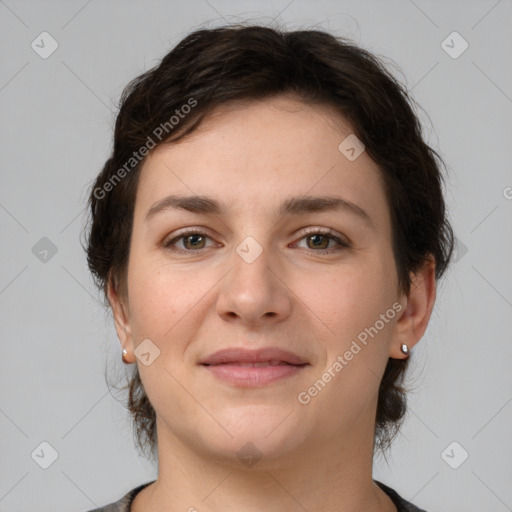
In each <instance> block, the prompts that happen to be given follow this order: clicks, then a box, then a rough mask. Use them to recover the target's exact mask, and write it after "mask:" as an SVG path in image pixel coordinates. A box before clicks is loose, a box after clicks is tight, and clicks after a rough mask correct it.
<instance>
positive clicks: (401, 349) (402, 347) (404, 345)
mask: <svg viewBox="0 0 512 512" xmlns="http://www.w3.org/2000/svg"><path fill="white" fill-rule="evenodd" d="M400 351H401V352H402V354H405V355H406V356H407V357H409V347H408V346H407V345H406V344H405V343H403V344H402V346H401V347H400Z"/></svg>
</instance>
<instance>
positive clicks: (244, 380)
mask: <svg viewBox="0 0 512 512" xmlns="http://www.w3.org/2000/svg"><path fill="white" fill-rule="evenodd" d="M304 366H305V365H302V366H295V365H290V364H280V365H276V366H236V365H234V364H217V365H212V366H205V365H204V367H205V368H206V369H207V370H208V371H210V372H211V373H212V374H213V375H215V377H217V378H218V379H220V380H223V381H225V382H228V383H230V384H233V385H235V386H240V387H244V388H252V387H262V386H266V385H267V384H270V383H271V382H275V381H277V380H280V379H284V378H287V377H292V376H293V375H297V374H298V373H299V372H300V371H301V370H302V369H303V368H304Z"/></svg>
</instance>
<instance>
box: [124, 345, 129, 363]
mask: <svg viewBox="0 0 512 512" xmlns="http://www.w3.org/2000/svg"><path fill="white" fill-rule="evenodd" d="M127 354H128V350H126V349H125V348H123V363H124V364H130V361H128V360H127V359H126V355H127Z"/></svg>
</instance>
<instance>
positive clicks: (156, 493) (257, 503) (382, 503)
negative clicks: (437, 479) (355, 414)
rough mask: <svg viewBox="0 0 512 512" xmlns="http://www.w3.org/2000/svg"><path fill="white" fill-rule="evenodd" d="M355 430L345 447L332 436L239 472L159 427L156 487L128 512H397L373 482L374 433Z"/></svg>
mask: <svg viewBox="0 0 512 512" xmlns="http://www.w3.org/2000/svg"><path fill="white" fill-rule="evenodd" d="M157 423H158V420H157ZM370 425H372V424H371V422H370ZM355 427H357V428H354V434H357V436H356V437H354V436H347V435H346V434H345V439H346V440H347V439H348V440H349V441H348V442H347V441H345V442H343V436H341V435H339V434H338V435H335V436H332V439H323V440H322V442H320V443H318V442H316V443H314V444H312V445H311V446H309V445H302V446H301V450H300V453H299V452H292V453H289V454H288V455H286V456H285V457H281V456H280V457H279V458H278V459H277V458H276V459H270V458H269V457H268V456H263V457H262V458H261V459H260V460H258V461H257V462H256V463H255V464H254V465H252V466H251V467H244V465H243V464H241V463H240V461H239V460H238V459H235V460H228V459H226V460H223V459H220V458H219V457H215V456H212V454H211V453H201V452H199V451H198V450H197V449H191V447H190V445H189V444H187V443H186V442H183V441H182V440H181V439H179V438H178V437H176V436H175V435H173V434H172V433H171V432H170V431H169V430H164V429H163V426H162V425H161V424H157V429H158V434H159V435H158V440H159V445H158V450H159V452H158V453H159V460H158V468H159V471H158V480H157V481H156V482H155V483H153V484H152V485H150V486H148V487H147V488H146V489H144V490H143V491H141V492H140V493H139V494H138V495H137V497H136V498H135V500H134V502H133V504H132V509H131V510H132V512H148V511H149V510H151V511H152V512H164V511H165V512H174V511H189V512H194V511H197V512H213V511H218V510H222V511H225V512H229V511H237V512H256V511H258V512H259V511H261V510H265V511H266V512H282V511H283V510H287V511H295V510H297V511H305V510H307V511H308V512H315V511H322V512H356V511H361V510H365V511H367V512H396V507H395V505H393V503H392V501H391V499H390V498H389V497H388V496H387V495H386V494H385V493H384V491H382V490H381V489H380V487H378V486H377V485H376V484H375V483H374V482H373V479H372V462H373V430H372V429H371V428H367V429H362V428H361V427H362V425H356V426H355ZM161 432H165V435H163V436H162V435H161Z"/></svg>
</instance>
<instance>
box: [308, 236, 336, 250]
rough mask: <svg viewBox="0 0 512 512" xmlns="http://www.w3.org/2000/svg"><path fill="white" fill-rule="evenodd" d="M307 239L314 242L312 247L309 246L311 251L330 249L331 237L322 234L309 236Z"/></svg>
mask: <svg viewBox="0 0 512 512" xmlns="http://www.w3.org/2000/svg"><path fill="white" fill-rule="evenodd" d="M306 239H308V240H311V241H312V244H311V245H310V244H308V246H309V247H310V248H311V249H327V248H328V247H329V242H330V241H331V237H328V236H325V235H322V234H316V235H309V236H307V237H306Z"/></svg>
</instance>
